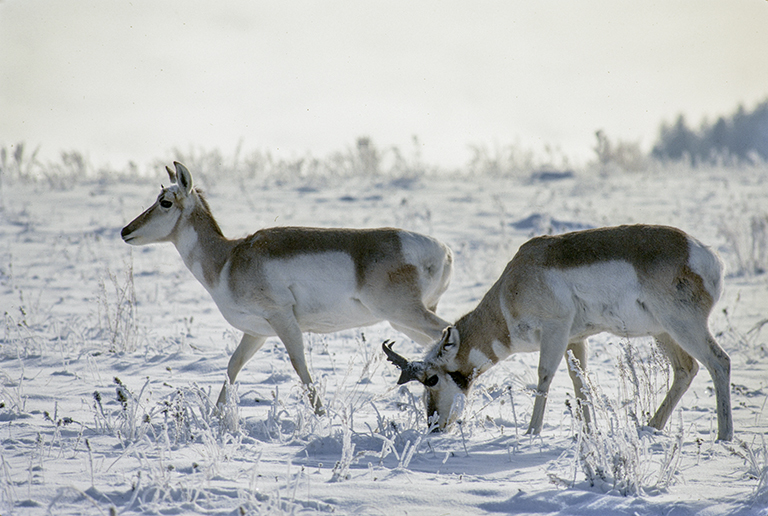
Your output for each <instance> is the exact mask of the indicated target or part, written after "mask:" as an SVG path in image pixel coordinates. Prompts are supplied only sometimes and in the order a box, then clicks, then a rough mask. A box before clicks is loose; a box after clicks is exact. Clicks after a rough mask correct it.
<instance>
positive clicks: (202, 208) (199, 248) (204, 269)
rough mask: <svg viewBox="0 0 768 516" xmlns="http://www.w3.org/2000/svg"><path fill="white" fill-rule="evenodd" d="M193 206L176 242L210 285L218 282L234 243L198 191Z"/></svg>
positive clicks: (184, 257)
mask: <svg viewBox="0 0 768 516" xmlns="http://www.w3.org/2000/svg"><path fill="white" fill-rule="evenodd" d="M189 201H191V203H190V205H188V206H185V207H184V213H183V214H182V216H181V218H180V219H179V223H178V225H177V227H176V230H175V231H174V235H173V237H172V241H173V243H174V245H175V246H176V249H177V250H178V251H179V254H180V255H181V258H182V260H184V264H185V265H186V266H187V268H188V269H189V270H190V271H191V272H192V274H193V275H194V276H195V277H196V278H197V279H198V281H200V283H202V284H203V286H205V287H206V288H209V289H210V288H213V287H215V286H216V285H217V284H218V280H219V275H220V274H221V269H222V268H223V267H224V264H225V263H226V261H227V259H228V258H229V251H230V249H231V247H232V242H231V241H230V240H228V239H227V238H226V237H225V236H224V234H223V233H222V232H221V229H220V228H219V225H218V223H217V222H216V219H214V218H213V215H212V214H211V211H210V208H209V207H208V203H207V202H206V201H205V199H204V198H203V197H201V194H200V193H199V192H198V191H196V190H194V191H193V193H192V195H191V196H190V199H189Z"/></svg>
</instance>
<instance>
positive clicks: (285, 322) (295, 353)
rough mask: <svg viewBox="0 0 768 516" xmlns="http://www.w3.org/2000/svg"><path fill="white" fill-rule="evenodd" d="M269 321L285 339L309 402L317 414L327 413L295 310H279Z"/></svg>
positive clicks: (284, 343)
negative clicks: (310, 367)
mask: <svg viewBox="0 0 768 516" xmlns="http://www.w3.org/2000/svg"><path fill="white" fill-rule="evenodd" d="M267 322H268V323H269V325H270V326H272V329H273V330H275V333H276V334H277V336H278V337H280V340H282V341H283V345H285V349H286V351H288V356H289V357H291V364H293V368H294V369H295V370H296V372H297V373H298V374H299V378H301V381H302V383H303V384H304V385H305V386H306V387H307V394H308V396H309V402H310V404H311V405H312V407H313V408H314V409H315V414H317V415H322V414H325V410H324V409H323V404H322V402H321V401H320V398H319V396H318V395H317V391H316V390H315V386H314V385H313V382H312V376H311V375H310V374H309V369H307V360H306V358H305V356H304V338H303V336H302V334H301V328H300V327H299V322H298V321H297V320H296V317H295V316H294V315H293V310H292V309H291V307H288V308H287V309H286V311H285V312H278V313H275V314H273V315H271V316H270V317H267Z"/></svg>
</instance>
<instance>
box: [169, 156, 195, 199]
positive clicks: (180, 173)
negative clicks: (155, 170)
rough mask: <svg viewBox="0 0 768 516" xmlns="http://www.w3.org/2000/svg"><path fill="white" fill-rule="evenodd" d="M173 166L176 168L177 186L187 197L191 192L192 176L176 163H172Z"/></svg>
mask: <svg viewBox="0 0 768 516" xmlns="http://www.w3.org/2000/svg"><path fill="white" fill-rule="evenodd" d="M173 165H174V166H175V167H176V179H177V184H178V185H179V186H180V187H181V188H182V189H183V190H184V193H185V194H187V195H189V192H191V191H192V174H190V173H189V170H187V167H185V166H184V165H182V164H181V163H179V162H178V161H174V162H173Z"/></svg>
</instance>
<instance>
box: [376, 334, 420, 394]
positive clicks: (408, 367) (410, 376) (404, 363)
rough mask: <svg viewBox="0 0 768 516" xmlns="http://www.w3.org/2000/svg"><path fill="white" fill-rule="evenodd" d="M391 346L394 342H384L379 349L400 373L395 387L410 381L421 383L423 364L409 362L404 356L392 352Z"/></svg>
mask: <svg viewBox="0 0 768 516" xmlns="http://www.w3.org/2000/svg"><path fill="white" fill-rule="evenodd" d="M393 344H394V342H392V341H391V340H386V341H384V342H382V343H381V349H383V350H384V354H386V355H387V360H389V361H390V362H392V363H393V364H394V365H396V366H397V367H398V368H399V369H400V371H401V373H400V378H398V379H397V385H402V384H404V383H408V382H410V381H411V380H418V381H422V380H421V376H422V375H421V373H422V372H423V364H422V363H421V362H409V361H408V359H407V358H405V357H404V356H402V355H399V354H397V353H395V352H394V351H393V350H392V345H393Z"/></svg>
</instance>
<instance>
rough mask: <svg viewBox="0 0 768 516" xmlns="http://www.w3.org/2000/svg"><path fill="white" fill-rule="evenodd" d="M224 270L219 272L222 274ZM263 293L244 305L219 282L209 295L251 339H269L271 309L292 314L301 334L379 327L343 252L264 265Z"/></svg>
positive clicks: (229, 320) (230, 320) (233, 323)
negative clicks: (262, 295) (264, 290)
mask: <svg viewBox="0 0 768 516" xmlns="http://www.w3.org/2000/svg"><path fill="white" fill-rule="evenodd" d="M226 272H227V268H226V267H225V269H224V270H223V271H222V274H226ZM263 272H264V275H265V277H266V282H265V286H266V287H267V290H268V292H266V293H265V296H264V300H263V302H254V301H253V299H257V300H261V299H260V298H259V297H258V296H255V297H253V298H251V299H250V300H248V301H244V300H242V299H240V300H236V299H233V298H232V295H231V293H230V292H229V290H228V289H227V288H226V287H227V285H228V282H227V281H220V282H219V286H218V287H217V288H216V289H215V290H214V291H213V292H211V295H212V296H213V298H214V300H215V301H216V304H217V306H218V307H219V310H220V311H221V313H222V315H223V316H224V318H225V319H226V320H227V322H229V323H230V324H231V325H232V326H234V327H235V328H237V329H239V330H241V331H244V332H247V333H250V334H254V335H270V336H271V335H274V334H275V333H274V330H273V329H272V327H271V326H270V325H269V322H268V321H267V319H268V318H269V315H270V313H273V312H274V311H275V310H290V311H292V312H293V315H294V317H295V318H296V321H297V322H298V323H299V327H300V328H301V330H302V331H303V332H308V331H309V332H314V333H330V332H334V331H340V330H345V329H349V328H356V327H360V326H369V325H372V324H375V323H377V322H380V321H381V319H379V318H377V317H375V316H374V315H373V314H372V313H371V311H370V310H369V309H368V308H366V307H365V306H364V305H363V304H362V303H361V302H360V301H359V299H358V296H357V280H356V276H355V269H354V264H353V263H352V260H351V258H350V257H349V256H348V255H346V254H344V253H324V254H323V255H319V256H318V255H311V256H298V257H293V258H289V259H281V260H274V261H272V262H269V263H267V264H265V266H264V270H263Z"/></svg>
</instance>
